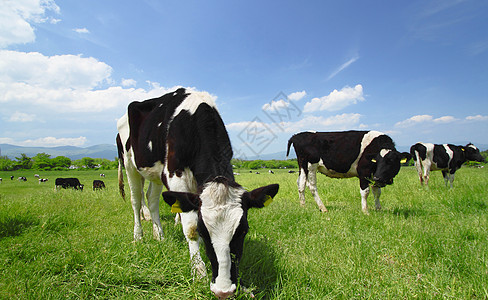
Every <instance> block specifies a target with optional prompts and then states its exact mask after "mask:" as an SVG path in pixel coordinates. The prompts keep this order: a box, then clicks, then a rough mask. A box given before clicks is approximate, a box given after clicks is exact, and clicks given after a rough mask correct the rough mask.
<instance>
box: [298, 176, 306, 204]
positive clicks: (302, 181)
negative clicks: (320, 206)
mask: <svg viewBox="0 0 488 300" xmlns="http://www.w3.org/2000/svg"><path fill="white" fill-rule="evenodd" d="M297 185H298V198H299V199H300V205H302V206H304V205H305V186H306V185H307V170H304V169H302V168H301V169H300V174H299V175H298V180H297Z"/></svg>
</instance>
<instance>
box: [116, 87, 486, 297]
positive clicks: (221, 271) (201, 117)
mask: <svg viewBox="0 0 488 300" xmlns="http://www.w3.org/2000/svg"><path fill="white" fill-rule="evenodd" d="M117 129H118V134H117V138H116V142H117V148H118V156H119V171H118V177H119V190H120V194H121V195H122V197H125V191H124V180H123V170H122V167H125V171H126V175H127V180H128V183H129V186H130V198H131V204H132V208H133V214H134V239H135V240H140V239H141V238H142V234H143V233H142V227H141V215H142V218H146V219H151V220H152V223H153V236H154V237H155V238H156V239H158V240H161V239H163V230H162V228H161V223H160V218H159V198H160V195H161V193H162V190H163V186H164V187H166V189H167V190H168V191H166V192H163V193H162V196H163V199H164V201H165V202H166V203H167V204H168V205H170V206H171V211H172V212H174V213H177V215H176V221H177V222H181V223H182V227H183V233H184V235H185V238H186V240H187V242H188V245H189V251H190V257H191V263H192V270H193V272H194V274H195V273H196V274H197V275H198V276H200V277H204V276H206V267H205V264H204V262H203V260H202V258H201V256H200V252H199V242H200V240H203V242H204V245H205V251H206V254H207V257H208V259H209V261H210V264H211V269H212V279H211V283H210V289H211V291H212V292H213V293H214V294H215V296H216V297H218V298H219V299H225V298H227V297H229V296H231V295H233V294H234V293H235V292H236V287H237V285H238V265H239V261H240V259H241V256H242V252H243V245H244V237H245V236H246V233H247V231H248V229H249V225H248V221H247V213H248V210H249V209H250V208H262V207H264V206H267V205H268V204H269V203H270V202H271V201H272V198H273V197H274V196H275V195H276V194H277V193H278V189H279V185H278V184H271V185H266V186H263V187H259V188H256V189H254V190H252V191H246V190H245V189H244V188H243V187H242V186H241V185H239V184H238V183H237V182H235V178H234V174H233V172H232V165H231V163H230V160H231V158H232V147H231V144H230V140H229V137H228V134H227V131H226V129H225V126H224V123H223V121H222V119H221V117H220V115H219V113H218V111H217V108H216V106H215V103H214V101H213V99H212V97H211V96H210V95H209V94H208V93H205V92H194V91H188V90H185V89H183V88H181V89H178V90H176V91H174V92H172V93H168V94H165V95H163V96H161V97H159V98H154V99H149V100H145V101H142V102H138V101H135V102H132V103H131V104H129V106H128V109H127V113H126V114H125V115H124V116H122V117H121V118H120V119H119V121H118V122H117ZM291 145H293V147H294V149H295V152H296V154H297V159H298V165H299V177H298V182H297V184H298V192H299V199H300V202H301V203H302V204H303V203H304V201H305V196H304V190H305V187H306V186H307V185H308V187H309V189H310V191H311V192H312V194H313V196H314V198H315V201H316V202H317V205H318V206H319V209H320V210H321V211H324V212H325V211H327V209H326V208H325V206H324V204H323V203H322V201H321V199H320V197H319V195H318V193H317V185H316V183H317V180H316V172H320V173H323V174H325V175H327V176H329V177H334V178H348V177H358V178H359V185H360V194H361V204H362V209H363V211H364V212H365V213H367V212H368V208H367V202H366V199H367V197H368V195H369V192H370V188H371V189H372V191H373V195H374V198H375V206H376V208H377V209H380V208H381V205H380V202H379V197H380V194H381V188H382V187H384V186H386V185H389V184H392V183H393V178H394V177H395V176H396V175H397V174H398V172H399V171H400V165H401V162H402V160H403V161H406V160H408V159H411V158H413V159H414V160H415V165H416V167H417V170H418V173H419V177H420V182H421V183H425V184H426V185H427V184H428V180H429V172H430V170H442V173H443V175H444V178H445V180H446V185H447V183H448V182H450V184H451V186H452V184H453V180H454V173H455V172H456V170H457V169H459V168H460V167H461V165H462V164H463V163H464V162H465V161H467V160H475V161H484V160H483V158H482V156H481V154H480V152H479V150H478V149H477V148H476V147H475V146H474V145H472V144H468V145H466V146H454V145H433V144H426V143H418V144H415V145H414V146H412V148H411V150H410V153H406V152H404V153H400V152H398V151H397V150H396V149H395V145H394V142H393V140H392V139H391V138H390V137H389V136H387V135H386V134H383V133H381V132H378V131H347V132H302V133H298V134H296V135H294V136H292V137H291V138H290V140H289V141H288V148H287V153H289V151H290V147H291ZM287 155H288V154H287ZM146 180H147V181H149V186H148V190H147V193H146V198H147V206H146V203H145V200H144V198H145V197H144V196H145V195H144V182H145V181H146Z"/></svg>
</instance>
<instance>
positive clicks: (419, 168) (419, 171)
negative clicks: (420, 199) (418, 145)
mask: <svg viewBox="0 0 488 300" xmlns="http://www.w3.org/2000/svg"><path fill="white" fill-rule="evenodd" d="M415 154H418V152H417V151H415ZM415 168H416V169H417V174H418V175H419V180H420V184H421V185H424V174H423V171H422V162H421V161H420V157H419V155H417V160H416V161H415Z"/></svg>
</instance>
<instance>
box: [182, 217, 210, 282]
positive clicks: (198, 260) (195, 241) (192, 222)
mask: <svg viewBox="0 0 488 300" xmlns="http://www.w3.org/2000/svg"><path fill="white" fill-rule="evenodd" d="M180 217H181V225H182V226H183V233H184V234H185V238H186V241H187V242H188V248H189V250H190V258H191V264H192V273H193V275H197V276H198V277H200V278H204V277H206V276H207V269H206V268H205V263H204V262H203V260H202V257H201V256H200V237H199V236H198V231H197V224H198V213H197V212H195V211H190V212H186V213H180Z"/></svg>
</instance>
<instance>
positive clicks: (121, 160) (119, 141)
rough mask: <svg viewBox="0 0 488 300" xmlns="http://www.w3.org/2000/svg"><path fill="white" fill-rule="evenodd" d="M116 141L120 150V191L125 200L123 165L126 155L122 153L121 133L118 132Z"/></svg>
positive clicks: (118, 150)
mask: <svg viewBox="0 0 488 300" xmlns="http://www.w3.org/2000/svg"><path fill="white" fill-rule="evenodd" d="M116 142H117V152H118V156H119V172H118V178H119V193H120V196H122V199H124V200H125V189H124V170H122V166H123V165H124V156H123V153H122V152H123V146H122V141H121V139H120V135H119V134H117V138H116Z"/></svg>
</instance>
